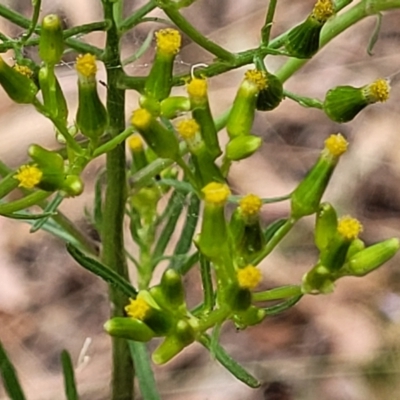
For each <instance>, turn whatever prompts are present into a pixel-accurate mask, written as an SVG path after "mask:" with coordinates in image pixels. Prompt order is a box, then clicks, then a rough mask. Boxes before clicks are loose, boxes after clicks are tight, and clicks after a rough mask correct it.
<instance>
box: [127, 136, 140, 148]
mask: <svg viewBox="0 0 400 400" xmlns="http://www.w3.org/2000/svg"><path fill="white" fill-rule="evenodd" d="M128 146H129V148H130V149H131V150H132V151H133V152H135V151H141V150H143V140H142V138H141V137H140V135H137V134H135V135H132V136H131V137H130V138H129V139H128Z"/></svg>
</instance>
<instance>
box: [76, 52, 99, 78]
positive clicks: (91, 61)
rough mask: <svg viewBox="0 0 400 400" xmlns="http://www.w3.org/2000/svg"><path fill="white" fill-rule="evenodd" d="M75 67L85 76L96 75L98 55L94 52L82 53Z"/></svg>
mask: <svg viewBox="0 0 400 400" xmlns="http://www.w3.org/2000/svg"><path fill="white" fill-rule="evenodd" d="M75 69H76V70H77V71H78V73H79V74H81V75H82V76H84V77H85V78H90V77H94V76H95V75H96V72H97V65H96V56H94V55H93V54H89V53H87V54H84V55H83V54H80V55H79V56H78V58H77V59H76V65H75Z"/></svg>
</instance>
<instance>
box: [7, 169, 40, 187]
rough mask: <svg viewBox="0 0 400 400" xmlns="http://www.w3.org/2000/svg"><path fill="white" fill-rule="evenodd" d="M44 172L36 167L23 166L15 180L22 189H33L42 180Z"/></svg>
mask: <svg viewBox="0 0 400 400" xmlns="http://www.w3.org/2000/svg"><path fill="white" fill-rule="evenodd" d="M42 176H43V172H42V171H41V170H40V169H39V168H38V167H36V166H35V165H21V167H20V168H19V170H18V173H17V174H16V175H14V178H15V179H17V180H18V181H19V185H18V186H20V187H23V188H25V189H32V188H34V187H35V185H37V184H38V183H39V182H40V180H41V179H42Z"/></svg>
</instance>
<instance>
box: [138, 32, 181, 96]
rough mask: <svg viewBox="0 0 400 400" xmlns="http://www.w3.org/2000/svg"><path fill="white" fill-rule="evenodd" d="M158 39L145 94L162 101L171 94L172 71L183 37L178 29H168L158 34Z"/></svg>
mask: <svg viewBox="0 0 400 400" xmlns="http://www.w3.org/2000/svg"><path fill="white" fill-rule="evenodd" d="M156 39H157V48H156V55H155V59H154V61H153V64H152V67H151V70H150V73H149V76H148V77H147V79H146V83H145V87H144V92H145V94H146V95H148V96H150V97H152V98H154V99H155V100H158V101H161V100H163V99H165V98H167V97H168V96H169V94H170V92H171V87H172V70H173V66H174V60H175V56H176V54H177V53H178V51H179V49H180V46H181V35H180V33H179V32H178V31H177V30H176V29H172V28H167V29H161V30H159V31H158V32H156Z"/></svg>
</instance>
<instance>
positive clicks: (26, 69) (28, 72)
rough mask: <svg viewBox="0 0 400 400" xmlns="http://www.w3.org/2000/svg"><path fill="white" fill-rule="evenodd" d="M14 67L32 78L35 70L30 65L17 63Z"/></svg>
mask: <svg viewBox="0 0 400 400" xmlns="http://www.w3.org/2000/svg"><path fill="white" fill-rule="evenodd" d="M13 68H14V69H15V70H16V71H18V72H19V73H20V74H21V75H25V76H26V77H27V78H32V75H33V71H32V70H31V69H30V68H29V67H28V66H26V65H19V64H15V65H14V67H13Z"/></svg>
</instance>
